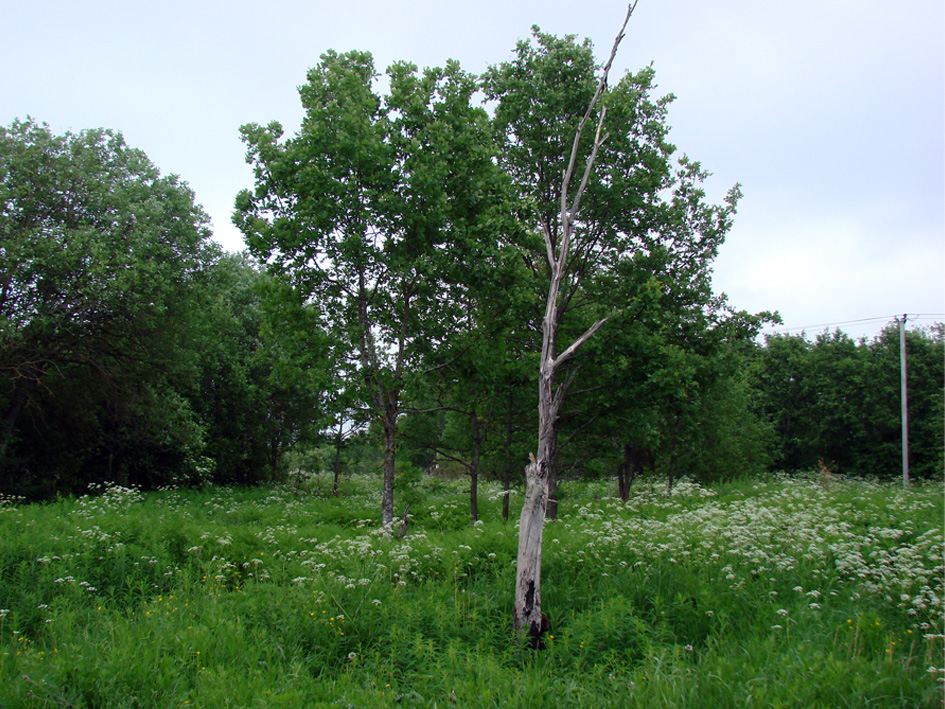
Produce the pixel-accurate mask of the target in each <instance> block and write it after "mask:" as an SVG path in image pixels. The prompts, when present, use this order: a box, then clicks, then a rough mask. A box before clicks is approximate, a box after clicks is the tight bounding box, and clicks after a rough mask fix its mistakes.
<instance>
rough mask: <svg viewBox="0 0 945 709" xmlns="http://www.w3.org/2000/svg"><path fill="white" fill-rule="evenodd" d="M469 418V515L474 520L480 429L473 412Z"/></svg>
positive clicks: (480, 453) (477, 492)
mask: <svg viewBox="0 0 945 709" xmlns="http://www.w3.org/2000/svg"><path fill="white" fill-rule="evenodd" d="M469 418H470V425H471V426H472V441H473V449H472V460H471V461H470V464H469V516H470V517H472V520H473V522H475V521H476V520H477V519H479V458H480V456H481V455H482V429H481V428H480V426H479V417H478V416H476V413H475V412H473V413H472V414H470V417H469Z"/></svg>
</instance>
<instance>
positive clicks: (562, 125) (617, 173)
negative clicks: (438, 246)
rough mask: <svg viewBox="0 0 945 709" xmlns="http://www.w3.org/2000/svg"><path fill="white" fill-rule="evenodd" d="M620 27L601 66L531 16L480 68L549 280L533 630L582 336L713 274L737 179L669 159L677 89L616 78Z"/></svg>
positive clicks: (522, 599)
mask: <svg viewBox="0 0 945 709" xmlns="http://www.w3.org/2000/svg"><path fill="white" fill-rule="evenodd" d="M633 7H634V6H633V5H631V6H630V7H629V8H628V12H627V20H629V17H630V15H631V14H632V12H633ZM625 26H626V21H625V24H624V27H625ZM622 33H623V30H621V32H620V33H619V34H618V37H617V40H616V41H615V43H614V46H613V49H612V51H611V54H610V57H609V59H608V60H607V61H606V62H605V63H604V65H603V66H600V65H598V63H597V61H596V59H595V57H594V51H593V47H592V46H591V43H590V42H589V41H584V42H583V43H579V42H577V41H575V38H574V37H570V36H569V37H564V38H557V37H553V36H551V35H548V34H544V33H541V32H540V31H539V30H538V29H537V28H535V30H534V37H533V41H531V42H529V41H523V42H520V43H519V44H518V46H517V47H516V50H515V54H514V57H513V58H512V60H510V61H508V62H505V63H502V64H499V65H497V66H494V67H491V68H490V69H489V70H488V71H487V72H486V74H485V76H484V78H483V87H484V91H485V93H486V95H487V97H488V98H489V100H491V101H493V102H494V105H495V114H494V115H495V118H494V126H495V129H496V132H497V135H498V139H499V141H500V147H501V150H500V153H499V154H500V156H501V157H500V166H501V167H502V168H503V169H504V170H505V171H506V172H507V173H508V174H509V175H510V176H511V178H512V179H513V183H514V185H515V188H516V189H517V190H518V192H519V195H520V197H521V199H522V208H521V218H522V219H523V220H524V222H525V224H526V225H527V228H528V229H529V231H530V233H531V234H533V235H534V236H535V239H534V248H533V250H532V251H531V252H530V253H526V254H525V258H526V260H527V261H528V263H529V264H530V266H531V267H532V269H533V272H534V274H535V278H536V283H539V284H541V285H540V288H541V290H542V292H543V293H544V294H545V297H543V298H542V300H541V302H542V303H543V308H542V311H543V312H542V313H541V315H540V316H539V318H538V320H539V322H540V330H541V343H540V350H541V355H540V364H539V377H538V379H539V381H538V394H539V405H538V418H539V421H538V429H539V432H538V444H537V450H536V453H535V456H534V459H533V460H532V462H531V464H530V465H529V466H528V467H527V469H526V470H527V473H526V478H527V483H526V484H527V487H526V495H525V503H524V506H523V511H522V518H521V522H520V537H519V540H520V544H519V559H518V575H517V581H516V603H515V625H516V627H518V628H520V629H522V630H524V631H527V632H529V633H530V634H531V635H532V636H535V635H536V634H537V633H538V632H539V630H540V627H541V618H540V581H539V579H540V566H541V537H542V528H543V523H544V518H545V514H546V512H553V511H554V507H555V487H556V482H555V481H556V470H555V460H556V453H557V449H558V447H559V446H558V434H559V425H560V421H561V415H562V413H563V411H564V403H565V399H566V396H567V394H568V392H569V391H571V390H573V389H574V388H575V387H577V386H578V381H579V376H580V372H581V369H582V365H583V362H582V357H581V356H580V355H581V348H582V347H584V346H585V344H584V343H586V342H587V341H588V340H590V339H591V338H592V337H595V336H597V333H598V331H599V330H601V329H602V328H604V329H606V328H608V327H609V326H610V322H611V321H613V320H614V319H615V318H618V317H621V318H632V316H633V314H634V313H635V312H637V311H638V310H639V309H641V308H642V307H644V306H645V305H646V303H647V302H651V301H652V300H653V299H654V296H659V297H660V298H663V299H666V300H671V299H673V298H678V299H680V300H683V301H686V299H688V298H690V297H691V295H692V293H693V291H695V290H699V289H702V288H703V287H704V286H705V285H706V284H708V283H709V270H708V269H707V267H706V264H707V263H708V262H710V261H711V258H712V257H713V256H714V254H715V253H716V250H717V248H718V246H719V244H721V242H722V240H723V239H724V236H725V234H726V232H727V231H728V229H729V228H730V226H731V222H732V216H733V214H734V211H735V206H736V202H737V199H738V196H739V190H738V188H737V187H735V188H733V189H732V190H731V191H730V192H729V194H728V196H727V197H726V199H725V202H724V203H723V204H721V205H712V204H708V203H707V202H706V200H705V194H704V192H703V191H702V190H701V188H700V184H701V182H702V181H703V180H704V179H705V177H706V173H705V171H704V170H702V168H701V166H699V164H698V163H696V162H694V161H691V160H689V159H687V158H685V157H683V158H682V159H680V160H678V161H676V160H674V159H673V153H674V151H675V148H674V146H673V145H672V144H670V143H669V141H668V131H669V127H668V125H667V123H666V115H667V109H668V105H669V103H670V101H671V97H664V98H653V97H652V93H653V90H654V83H653V80H654V72H653V70H652V69H650V68H648V69H644V70H642V71H640V72H637V73H627V74H625V75H624V76H622V77H620V78H619V79H618V80H617V81H616V82H614V83H613V85H611V84H610V82H609V77H608V74H609V69H610V66H611V64H612V62H613V59H614V55H615V53H616V50H617V46H618V45H619V42H620V40H621V38H622ZM655 266H659V269H658V270H657V269H656V268H655ZM641 274H642V275H641ZM625 279H626V280H627V282H625ZM629 281H632V282H633V285H634V287H633V288H629V287H627V284H628V282H629ZM641 281H642V283H641ZM693 283H694V284H695V285H693ZM707 306H709V304H708V303H707V302H706V299H705V298H704V297H700V299H699V300H697V301H696V302H695V303H694V304H692V303H691V301H690V303H689V305H688V306H687V307H689V308H690V309H691V310H694V311H695V312H696V313H697V314H698V313H699V312H701V310H702V309H703V308H705V307H707ZM701 319H704V318H701V316H700V317H696V318H694V322H693V324H692V326H691V327H692V328H693V329H694V328H696V327H698V325H699V320H701ZM679 324H680V325H681V326H683V327H685V326H686V324H685V322H681V321H680V322H679Z"/></svg>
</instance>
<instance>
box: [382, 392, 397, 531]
mask: <svg viewBox="0 0 945 709" xmlns="http://www.w3.org/2000/svg"><path fill="white" fill-rule="evenodd" d="M381 425H382V426H383V428H384V491H383V492H382V493H381V524H382V525H383V526H385V527H387V526H389V525H391V524H392V523H393V522H394V472H395V467H394V463H395V460H394V453H395V451H396V448H397V405H396V404H395V403H393V402H391V401H389V400H388V402H386V404H385V406H384V414H383V416H382V417H381Z"/></svg>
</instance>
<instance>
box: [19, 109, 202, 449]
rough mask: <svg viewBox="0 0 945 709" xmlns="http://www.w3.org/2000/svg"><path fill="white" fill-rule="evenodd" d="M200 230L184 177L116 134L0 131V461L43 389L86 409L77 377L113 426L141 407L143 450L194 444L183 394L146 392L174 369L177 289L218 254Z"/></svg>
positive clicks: (134, 424) (180, 308)
mask: <svg viewBox="0 0 945 709" xmlns="http://www.w3.org/2000/svg"><path fill="white" fill-rule="evenodd" d="M209 237H210V231H209V228H208V218H207V216H206V214H204V212H203V211H202V209H201V208H200V207H199V206H198V205H196V204H195V202H194V195H193V193H192V192H191V190H190V189H189V188H188V187H187V185H186V184H185V183H183V182H181V181H180V180H179V179H178V178H177V177H176V176H174V175H170V176H162V175H161V174H160V173H159V171H158V170H157V168H155V167H154V165H152V164H151V162H150V161H149V160H148V158H147V157H146V156H145V154H144V153H142V152H141V151H140V150H135V149H133V148H130V147H129V146H128V145H126V143H125V142H124V140H123V139H122V136H121V135H120V134H119V133H116V132H113V131H108V130H101V129H96V130H85V131H81V132H79V133H66V134H64V135H55V134H53V132H52V131H51V130H50V129H49V127H48V126H46V125H45V124H39V123H36V122H35V121H33V120H26V121H15V122H14V123H13V124H12V125H11V126H10V127H4V128H0V384H2V390H0V414H2V419H0V466H4V465H6V464H7V463H9V458H10V452H11V445H12V444H13V442H14V441H15V440H16V439H17V437H18V435H19V424H20V423H21V421H22V420H23V417H22V414H23V412H24V411H26V410H27V409H28V408H29V407H31V406H33V407H38V406H40V404H41V400H42V398H43V396H44V395H48V394H49V393H51V392H52V391H53V390H54V389H58V390H60V391H62V392H63V394H62V395H63V398H62V399H61V400H60V401H59V402H58V403H59V404H60V405H61V404H62V403H63V402H64V401H65V400H67V399H69V398H71V395H70V396H68V397H67V396H66V393H65V392H66V391H67V390H68V391H70V392H72V394H74V395H75V396H76V397H77V398H75V399H73V400H74V401H76V402H82V401H84V404H82V405H85V404H88V403H89V400H88V395H89V392H90V391H91V390H90V389H89V387H88V386H85V385H82V386H79V385H78V384H77V382H78V379H82V380H83V381H85V382H86V384H91V383H94V386H95V387H97V390H98V392H99V394H98V395H96V396H94V397H93V399H94V400H95V401H99V402H103V405H105V404H104V402H105V401H106V400H107V401H108V402H111V403H109V404H107V407H110V408H111V410H112V413H113V414H114V415H110V416H109V417H108V418H109V419H110V420H111V421H112V422H114V421H115V420H117V419H116V416H117V417H118V418H120V417H121V416H124V417H125V424H124V425H123V426H122V427H121V428H122V429H123V430H124V431H126V432H127V431H130V430H133V429H136V428H137V429H138V430H140V429H141V427H142V425H143V424H142V423H141V422H142V420H143V419H147V418H148V417H149V415H150V414H153V416H152V417H151V422H152V423H156V422H157V421H158V420H161V421H162V423H161V424H156V426H157V428H158V429H159V430H160V429H163V432H161V433H158V431H157V430H154V429H153V428H152V429H151V430H152V432H153V433H154V436H153V437H152V440H154V441H155V443H156V444H159V439H161V438H162V437H163V438H164V440H165V442H167V443H169V444H170V442H171V440H172V439H174V438H175V436H180V437H183V438H186V439H187V440H189V441H190V444H188V445H191V444H193V445H191V448H192V449H194V450H195V446H196V445H197V443H198V440H197V439H198V438H199V436H197V437H195V434H194V430H193V428H192V426H191V424H190V423H189V421H190V419H191V417H190V413H189V412H188V410H187V408H188V407H187V405H186V402H183V401H181V400H180V399H178V398H175V397H172V396H169V397H164V396H162V395H161V394H160V393H159V391H160V390H161V389H162V387H164V386H165V384H167V383H168V382H169V380H170V377H171V375H170V373H171V371H172V370H173V369H174V368H175V367H177V366H178V365H180V364H181V363H180V362H179V361H175V358H176V353H177V352H179V345H180V344H181V341H182V339H183V338H185V337H186V335H187V333H186V332H184V326H183V323H184V322H186V321H187V318H186V311H187V308H188V305H189V304H190V303H191V301H190V299H189V293H190V292H192V289H193V287H194V286H195V285H198V284H200V283H202V282H204V281H205V277H206V273H207V267H208V265H209V264H211V263H212V262H213V260H214V259H215V258H216V256H217V255H218V252H219V249H218V247H215V246H213V245H212V242H210V240H209ZM64 378H65V379H69V380H70V382H71V383H70V384H69V385H68V387H67V388H66V389H61V386H62V385H63V384H62V381H61V380H63V379H64ZM82 392H84V393H82ZM102 397H105V398H104V399H103V398H102ZM175 401H176V402H177V403H175ZM159 412H160V413H159ZM97 425H98V424H95V425H93V424H92V423H91V422H87V423H86V424H83V426H85V427H86V428H95V427H96V426H97ZM31 426H34V427H35V425H34V424H32V423H31ZM146 427H147V426H146ZM107 428H109V429H112V428H114V424H109V425H108V426H107ZM184 429H187V430H189V431H190V433H184ZM181 440H182V439H181ZM32 452H33V453H37V452H42V451H38V450H33V451H32ZM29 453H30V452H29V451H24V450H20V451H19V452H18V453H17V455H18V456H19V457H22V456H23V455H29Z"/></svg>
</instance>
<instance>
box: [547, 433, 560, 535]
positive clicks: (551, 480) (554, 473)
mask: <svg viewBox="0 0 945 709" xmlns="http://www.w3.org/2000/svg"><path fill="white" fill-rule="evenodd" d="M545 512H546V514H547V516H548V519H558V419H557V418H555V420H554V422H553V423H552V424H551V456H550V457H549V458H548V504H547V505H546V507H545Z"/></svg>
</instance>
